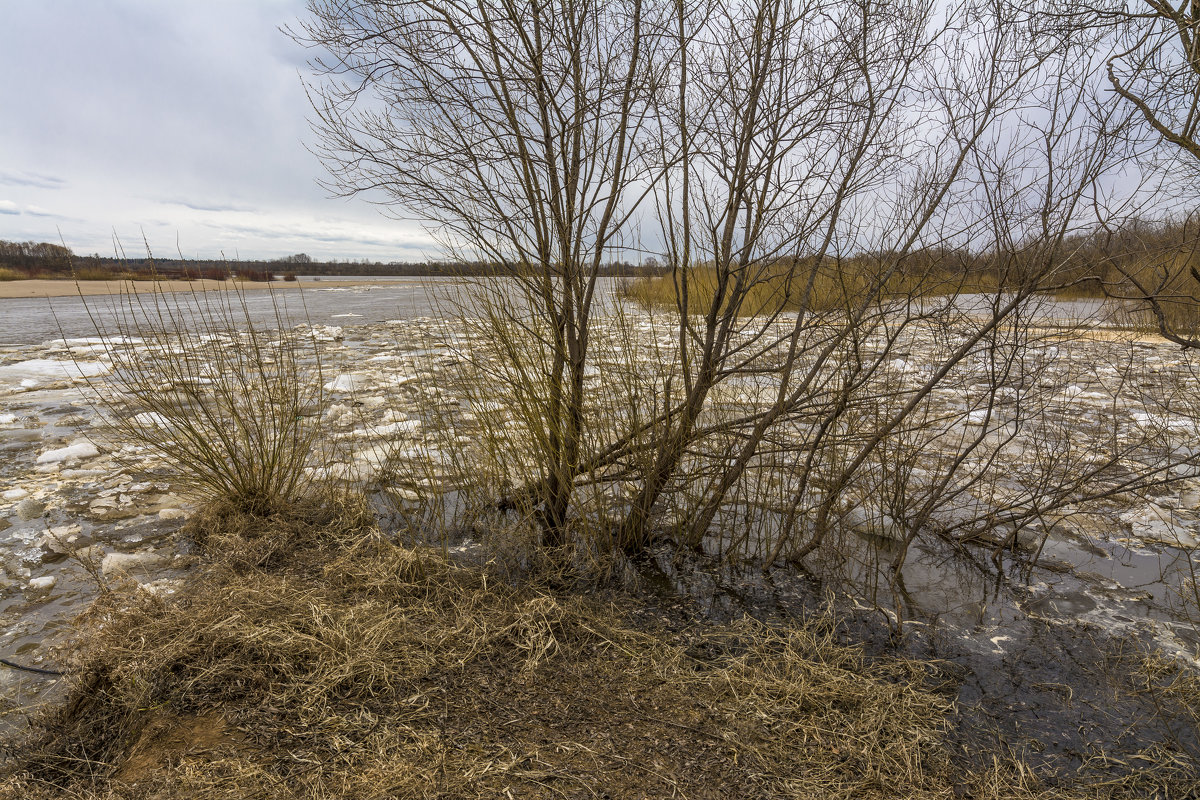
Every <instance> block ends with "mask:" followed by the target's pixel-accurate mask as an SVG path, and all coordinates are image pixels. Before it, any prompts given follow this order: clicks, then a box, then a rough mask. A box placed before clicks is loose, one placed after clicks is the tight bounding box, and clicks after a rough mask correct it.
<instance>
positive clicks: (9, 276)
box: [0, 267, 29, 281]
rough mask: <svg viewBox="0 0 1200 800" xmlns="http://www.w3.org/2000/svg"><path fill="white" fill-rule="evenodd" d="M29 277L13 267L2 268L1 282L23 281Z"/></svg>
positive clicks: (0, 273)
mask: <svg viewBox="0 0 1200 800" xmlns="http://www.w3.org/2000/svg"><path fill="white" fill-rule="evenodd" d="M28 277H29V276H28V275H26V274H25V273H24V272H21V271H20V270H19V269H13V268H12V267H0V281H21V280H25V279H26V278H28Z"/></svg>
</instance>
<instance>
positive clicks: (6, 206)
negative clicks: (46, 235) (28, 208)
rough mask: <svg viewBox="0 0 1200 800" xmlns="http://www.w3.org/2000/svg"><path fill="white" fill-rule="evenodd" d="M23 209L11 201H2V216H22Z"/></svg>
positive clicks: (0, 203)
mask: <svg viewBox="0 0 1200 800" xmlns="http://www.w3.org/2000/svg"><path fill="white" fill-rule="evenodd" d="M20 213H21V209H20V208H19V207H18V206H17V204H16V203H14V202H13V201H11V200H0V214H13V215H16V214H20Z"/></svg>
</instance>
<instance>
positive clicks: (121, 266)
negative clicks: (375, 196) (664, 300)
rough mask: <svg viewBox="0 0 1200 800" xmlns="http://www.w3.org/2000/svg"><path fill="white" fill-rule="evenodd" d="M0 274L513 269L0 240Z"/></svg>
mask: <svg viewBox="0 0 1200 800" xmlns="http://www.w3.org/2000/svg"><path fill="white" fill-rule="evenodd" d="M0 270H7V272H8V274H6V275H4V277H7V278H8V279H13V278H68V277H72V276H74V277H78V278H82V279H84V280H103V279H113V278H131V279H135V280H136V279H153V278H184V279H196V278H209V279H216V280H223V279H226V278H230V277H236V278H243V279H246V280H271V279H273V278H277V277H291V278H294V277H295V276H297V275H322V276H331V277H332V276H339V275H341V276H345V275H355V276H359V275H362V276H368V277H383V276H414V277H418V276H454V275H472V276H479V275H503V274H508V273H511V271H512V270H511V268H510V267H506V266H503V265H498V264H488V263H484V262H476V263H469V262H448V261H391V262H386V263H384V262H379V261H374V262H371V261H365V260H360V261H349V260H347V261H316V260H314V259H313V258H311V257H310V256H308V255H306V254H304V253H297V254H295V255H290V256H284V257H283V258H275V259H270V260H265V261H225V260H219V261H210V260H197V259H169V258H108V257H103V256H99V255H90V256H80V255H76V254H74V253H73V252H72V251H71V250H70V249H68V248H66V247H63V246H62V245H56V244H47V243H45V242H7V241H4V240H2V239H0ZM662 271H663V269H662V268H661V267H659V266H658V264H657V262H654V261H653V260H652V263H651V264H649V265H646V266H639V265H637V264H630V263H627V262H612V263H609V264H606V265H604V267H603V268H602V269H601V274H603V275H609V276H614V277H636V276H642V275H655V274H659V273H661V272H662Z"/></svg>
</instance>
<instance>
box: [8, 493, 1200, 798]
mask: <svg viewBox="0 0 1200 800" xmlns="http://www.w3.org/2000/svg"><path fill="white" fill-rule="evenodd" d="M191 524H192V531H193V533H194V534H195V535H197V536H198V537H199V538H201V540H202V541H203V542H204V545H205V548H206V550H207V551H208V552H209V553H210V554H216V555H212V556H210V559H209V561H208V564H207V566H206V567H204V568H203V569H201V570H200V571H199V572H198V573H197V574H196V575H194V576H193V578H192V579H191V582H190V585H189V586H188V587H187V591H185V592H182V593H180V595H179V596H178V599H171V600H164V599H161V598H159V597H155V596H152V595H149V594H147V593H145V592H143V591H140V590H137V589H132V590H129V591H126V592H124V593H120V592H114V593H112V594H110V595H107V596H106V597H105V598H103V599H102V600H101V601H99V602H98V604H97V606H96V607H95V608H94V609H93V610H92V611H91V612H90V615H89V616H88V617H87V618H86V619H85V620H84V623H85V624H86V628H87V630H88V631H89V633H87V634H86V635H85V636H84V638H83V642H82V646H81V648H80V651H79V654H78V656H77V658H76V661H75V664H74V669H73V670H72V673H71V676H72V677H71V682H72V686H71V691H70V695H69V697H68V700H67V702H66V703H65V704H63V705H62V706H61V707H59V708H58V709H56V710H54V711H51V712H48V713H46V714H45V715H44V716H43V717H42V718H40V719H39V720H37V721H36V723H35V726H34V728H33V733H32V734H31V735H30V736H29V738H28V740H27V741H26V742H25V743H24V744H23V745H22V746H21V747H19V748H18V749H17V750H15V751H14V758H13V759H12V760H11V762H10V763H11V764H12V765H13V766H14V767H16V768H17V769H18V770H19V772H17V773H16V774H15V775H14V776H12V777H10V778H9V779H8V780H7V781H6V782H5V783H4V784H3V785H2V786H0V798H6V799H7V798H13V800H16V798H21V800H41V799H42V798H60V797H71V798H80V799H82V798H158V799H160V800H162V799H165V798H184V797H186V798H248V797H255V798H292V797H307V798H323V797H328V798H333V797H337V798H363V799H364V800H365V799H367V798H383V797H453V798H493V797H521V798H561V797H579V798H594V797H612V798H647V797H663V798H665V797H691V798H743V797H744V798H762V797H796V798H847V799H849V798H897V797H904V798H951V797H955V796H960V797H961V796H966V797H972V798H979V799H980V800H987V799H988V798H993V799H995V800H999V798H1071V797H1085V796H1086V797H1109V798H1118V797H1138V796H1154V795H1153V792H1154V791H1159V795H1157V796H1162V797H1174V796H1179V797H1184V796H1188V795H1187V794H1186V792H1187V791H1189V789H1188V788H1187V787H1189V786H1190V787H1192V788H1195V787H1196V786H1197V783H1196V782H1195V781H1196V778H1195V771H1194V769H1192V768H1191V767H1190V766H1189V765H1187V764H1175V763H1174V762H1171V760H1170V759H1169V758H1166V757H1165V756H1164V757H1163V758H1160V759H1158V761H1157V762H1155V763H1154V764H1153V765H1152V766H1153V767H1154V770H1152V771H1150V772H1149V773H1147V775H1145V776H1142V777H1139V776H1136V775H1135V776H1134V777H1133V778H1130V777H1128V776H1126V777H1123V778H1117V779H1112V780H1109V781H1107V782H1105V781H1104V780H1102V779H1101V778H1102V776H1101V778H1097V780H1096V782H1095V783H1094V785H1092V786H1090V787H1088V790H1087V791H1086V793H1084V794H1081V793H1076V792H1071V791H1067V790H1053V789H1051V788H1048V787H1047V786H1045V785H1044V784H1043V783H1042V782H1041V781H1040V780H1039V778H1038V777H1037V776H1036V775H1035V774H1034V773H1033V772H1032V771H1031V770H1029V768H1028V767H1026V766H1024V764H1022V763H1021V762H1020V761H1018V760H1016V759H1015V758H1013V757H1011V756H998V757H996V758H995V759H994V762H993V764H992V765H991V766H990V767H988V768H985V769H982V770H980V771H977V772H966V771H964V770H963V769H962V768H961V767H955V766H954V765H953V764H952V763H951V761H950V759H949V758H948V756H947V752H946V749H945V747H944V745H943V743H942V736H943V733H944V730H945V727H946V714H947V712H948V711H949V709H950V705H949V703H948V702H947V701H946V700H945V699H944V697H942V696H940V695H938V694H935V693H933V692H931V691H929V690H928V689H927V688H925V687H926V685H927V682H928V679H929V676H930V675H933V674H937V673H938V670H937V669H936V666H935V665H931V664H926V663H921V662H910V661H901V660H894V661H883V660H869V659H867V658H865V657H864V656H863V655H862V653H861V652H860V651H859V650H857V649H855V648H851V647H846V646H844V645H840V644H838V643H837V642H836V641H835V640H834V638H833V635H832V633H831V629H832V625H831V624H830V621H829V620H827V619H817V620H815V621H814V622H813V623H812V624H809V625H807V626H801V627H796V628H786V629H785V628H778V627H769V626H765V625H763V624H759V623H755V622H751V621H742V622H738V623H734V624H732V625H718V624H715V623H710V622H704V621H693V622H692V623H691V624H687V625H682V626H678V625H677V626H676V627H675V628H674V629H673V630H675V631H678V632H672V629H664V628H663V627H661V625H660V624H659V622H658V617H657V616H656V614H655V613H654V612H653V611H648V610H647V609H645V608H643V607H639V606H638V605H637V603H636V601H635V600H634V599H632V598H629V597H627V596H621V595H617V596H607V597H598V596H593V597H584V596H580V595H578V594H566V593H562V592H556V591H553V590H550V589H548V588H545V587H541V588H538V587H536V586H533V585H529V584H526V585H524V586H521V587H517V586H513V585H512V584H510V583H507V582H504V581H500V580H497V579H496V577H495V576H494V575H492V574H491V573H490V572H489V570H488V569H486V568H484V569H481V568H476V567H463V566H456V565H454V564H453V563H450V562H449V561H447V560H446V559H445V557H444V556H443V555H441V554H440V553H437V552H434V551H431V550H428V549H408V548H402V547H398V546H395V545H393V544H390V543H389V542H387V541H385V540H384V539H383V538H382V537H381V536H380V535H379V534H378V532H377V531H375V530H374V529H373V528H372V527H371V526H370V524H369V520H368V515H367V514H366V513H365V510H364V509H363V507H362V505H361V504H359V503H355V502H348V501H343V502H341V503H340V504H333V505H326V506H323V507H322V506H311V507H308V508H300V509H297V510H295V511H294V512H293V513H291V514H289V515H287V516H283V515H276V516H273V517H268V518H261V517H250V516H246V515H244V514H239V513H236V512H234V511H232V510H230V509H224V510H221V509H218V510H210V511H209V512H208V513H207V514H205V515H202V516H201V517H198V518H197V519H196V520H195V521H193V523H191ZM1102 766H1103V765H1100V767H1102ZM1168 768H1169V769H1168ZM1164 770H1166V771H1165V772H1164ZM1188 781H1190V783H1188ZM1163 787H1166V793H1165V794H1164V793H1162V791H1160V790H1162V788H1163ZM1147 791H1150V792H1151V794H1150V795H1146V794H1145V792H1147ZM1175 791H1179V792H1180V793H1179V794H1178V795H1176V794H1173V792H1175Z"/></svg>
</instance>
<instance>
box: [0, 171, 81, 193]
mask: <svg viewBox="0 0 1200 800" xmlns="http://www.w3.org/2000/svg"><path fill="white" fill-rule="evenodd" d="M0 183H3V184H6V185H8V186H32V187H34V188H36V189H62V188H63V187H65V186H66V185H67V182H66V181H64V180H63V179H62V178H56V177H55V176H53V175H38V174H35V173H31V172H26V173H23V174H18V173H15V172H3V171H0Z"/></svg>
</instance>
